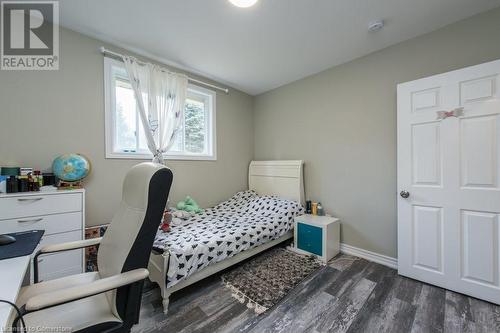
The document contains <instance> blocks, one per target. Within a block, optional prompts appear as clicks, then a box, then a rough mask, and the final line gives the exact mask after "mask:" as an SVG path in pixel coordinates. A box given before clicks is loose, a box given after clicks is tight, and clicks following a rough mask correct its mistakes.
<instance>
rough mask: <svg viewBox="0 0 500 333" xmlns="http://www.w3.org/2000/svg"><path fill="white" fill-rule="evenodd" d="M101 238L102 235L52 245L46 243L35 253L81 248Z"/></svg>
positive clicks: (97, 242) (96, 242)
mask: <svg viewBox="0 0 500 333" xmlns="http://www.w3.org/2000/svg"><path fill="white" fill-rule="evenodd" d="M101 240H102V237H100V238H90V239H84V240H78V241H74V242H67V243H60V244H54V245H47V246H44V247H42V248H41V249H40V250H39V251H38V253H37V254H44V253H52V252H62V251H69V250H75V249H82V248H84V247H89V246H93V245H98V244H99V243H100V242H101Z"/></svg>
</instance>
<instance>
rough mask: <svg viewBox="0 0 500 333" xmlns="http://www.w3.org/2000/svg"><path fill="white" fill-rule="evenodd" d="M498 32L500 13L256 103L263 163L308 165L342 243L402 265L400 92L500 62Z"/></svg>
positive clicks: (312, 189)
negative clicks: (404, 86) (411, 84)
mask: <svg viewBox="0 0 500 333" xmlns="http://www.w3.org/2000/svg"><path fill="white" fill-rule="evenodd" d="M385 29H391V26H390V24H389V25H387V27H386V28H385ZM498 31H500V9H496V10H493V11H490V12H488V13H485V14H481V15H478V16H475V17H472V18H470V19H466V20H464V21H461V22H459V23H456V24H453V25H450V26H447V27H445V28H442V29H440V30H438V31H435V32H432V33H430V34H427V35H424V36H421V37H418V38H415V39H412V40H409V41H406V42H403V43H400V44H398V45H395V46H392V47H389V48H386V49H384V50H382V51H379V52H376V53H373V54H370V55H368V56H365V57H363V58H360V59H357V60H354V61H352V62H350V63H347V64H344V65H341V66H337V67H334V68H331V69H329V70H326V71H324V72H321V73H319V74H316V75H313V76H311V77H308V78H305V79H302V80H300V81H297V82H294V83H291V84H288V85H286V86H283V87H280V88H278V89H275V90H273V91H271V92H268V93H265V94H263V95H260V96H258V97H257V98H256V100H255V110H254V113H255V118H254V121H255V125H254V126H255V136H254V138H255V159H304V160H305V171H304V172H305V186H306V195H307V197H308V198H309V199H312V200H319V201H321V203H322V204H323V205H324V207H325V208H326V210H327V212H329V213H332V214H333V215H335V216H338V217H340V218H341V220H342V223H343V224H342V241H343V242H344V243H347V244H349V245H353V246H356V247H360V248H363V249H366V250H370V251H374V252H378V253H381V254H384V255H388V256H391V257H397V239H396V233H397V220H396V213H397V212H396V198H397V197H396V195H397V192H398V189H397V187H396V185H397V184H396V172H397V168H396V142H397V141H396V85H397V84H398V83H401V82H406V81H411V80H415V79H418V78H422V77H426V76H429V75H433V74H437V73H442V72H446V71H450V70H454V69H459V68H461V67H465V66H470V65H475V64H479V63H482V62H487V61H491V60H495V59H498V58H500V43H499V39H498ZM380 33H382V34H383V33H384V32H383V31H381V32H380Z"/></svg>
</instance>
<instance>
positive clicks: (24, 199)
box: [17, 198, 43, 201]
mask: <svg viewBox="0 0 500 333" xmlns="http://www.w3.org/2000/svg"><path fill="white" fill-rule="evenodd" d="M42 199H43V198H19V199H17V201H40V200H42Z"/></svg>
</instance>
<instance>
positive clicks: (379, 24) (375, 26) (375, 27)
mask: <svg viewBox="0 0 500 333" xmlns="http://www.w3.org/2000/svg"><path fill="white" fill-rule="evenodd" d="M383 27H384V21H383V20H378V21H373V22H370V24H368V31H370V32H377V31H379V30H380V29H382V28H383Z"/></svg>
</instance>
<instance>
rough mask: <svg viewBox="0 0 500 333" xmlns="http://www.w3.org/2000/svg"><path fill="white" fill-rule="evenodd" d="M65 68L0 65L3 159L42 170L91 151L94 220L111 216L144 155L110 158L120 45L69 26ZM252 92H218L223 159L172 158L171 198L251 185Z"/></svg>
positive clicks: (206, 197)
mask: <svg viewBox="0 0 500 333" xmlns="http://www.w3.org/2000/svg"><path fill="white" fill-rule="evenodd" d="M60 34H61V35H60V37H61V41H60V45H61V51H60V57H61V58H60V59H61V63H60V70H59V71H46V72H44V71H24V72H23V71H0V101H1V103H0V166H2V165H4V166H5V165H11V166H12V165H17V166H32V167H35V168H40V169H42V170H45V169H48V168H50V166H51V163H52V161H53V159H54V158H55V157H56V156H58V155H59V154H62V153H67V152H78V153H82V154H85V155H86V156H88V157H89V158H90V160H91V162H92V166H93V170H92V173H91V175H90V176H89V178H88V179H87V180H86V181H85V188H86V189H87V196H86V201H87V204H86V209H87V212H86V216H87V225H98V224H102V223H107V222H109V221H110V219H111V217H112V214H113V213H114V211H115V210H116V208H117V206H118V203H119V201H120V198H121V184H122V180H123V178H124V175H125V173H126V172H127V170H128V169H129V168H130V167H132V166H133V165H135V164H137V163H140V162H142V161H140V160H117V159H105V158H104V156H105V151H104V87H103V56H102V54H100V53H99V51H98V47H100V46H103V45H104V46H106V47H108V48H110V49H112V50H118V51H120V49H119V48H117V47H113V46H111V45H108V44H107V43H103V42H101V41H98V40H95V39H92V38H89V37H86V36H83V35H81V34H79V33H76V32H73V31H70V30H67V29H64V28H62V29H61V31H60ZM252 109H253V98H252V97H251V96H249V95H247V94H244V93H242V92H239V91H235V90H233V89H231V90H230V93H229V94H228V95H226V94H224V93H220V92H217V161H170V160H169V161H167V165H168V166H169V167H170V168H171V169H172V170H173V173H174V184H173V188H172V191H171V196H170V198H171V200H172V201H173V202H177V201H178V200H180V199H181V198H182V197H184V196H185V195H187V194H189V195H192V196H193V197H194V198H195V199H197V200H198V201H199V203H200V204H201V205H202V206H208V205H212V204H215V203H217V202H219V201H221V200H224V199H227V198H228V197H229V196H230V195H232V194H233V193H235V192H237V191H240V190H243V189H246V188H247V175H248V173H247V172H248V171H247V170H248V165H249V162H250V160H251V159H252V156H253V126H252V124H253V116H252Z"/></svg>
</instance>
